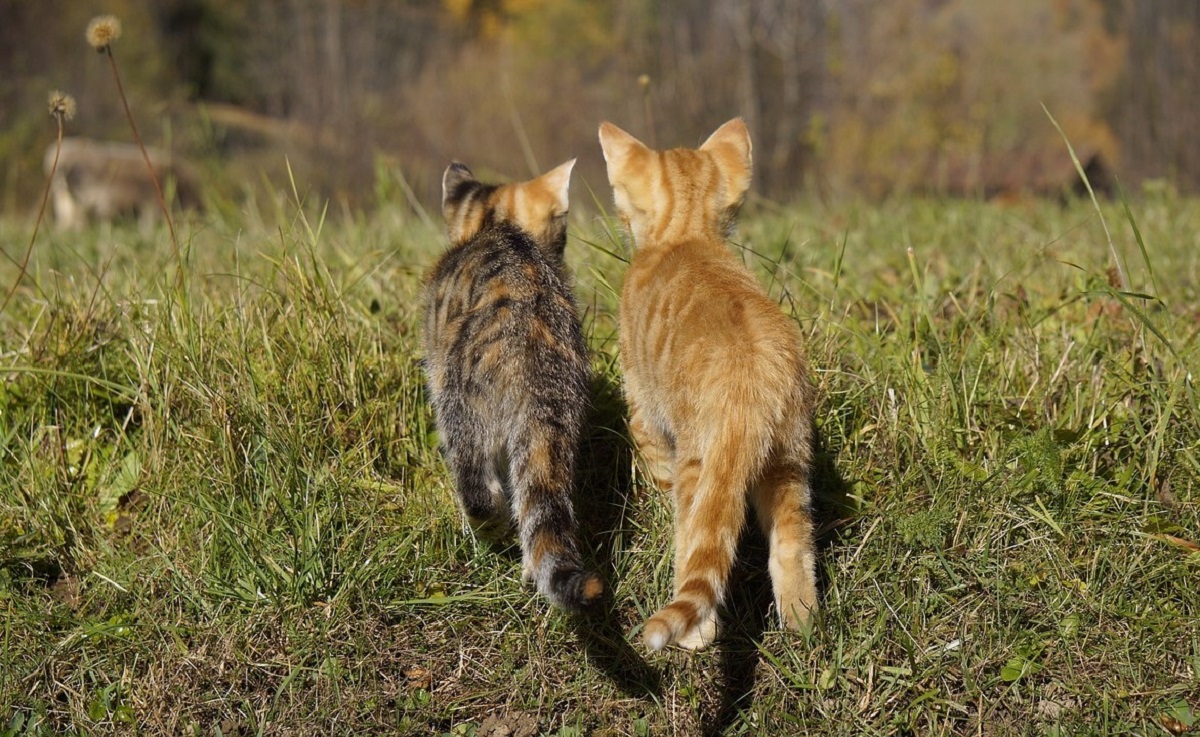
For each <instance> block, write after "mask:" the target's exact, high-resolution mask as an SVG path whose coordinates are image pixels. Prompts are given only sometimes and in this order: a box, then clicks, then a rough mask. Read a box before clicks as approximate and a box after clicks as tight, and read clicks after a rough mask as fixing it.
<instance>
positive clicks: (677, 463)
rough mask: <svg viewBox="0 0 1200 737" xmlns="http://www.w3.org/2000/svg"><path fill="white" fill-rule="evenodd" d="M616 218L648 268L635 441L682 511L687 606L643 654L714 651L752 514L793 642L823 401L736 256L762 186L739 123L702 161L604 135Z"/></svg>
mask: <svg viewBox="0 0 1200 737" xmlns="http://www.w3.org/2000/svg"><path fill="white" fill-rule="evenodd" d="M600 146H601V148H602V149H603V150H604V158H605V161H606V163H607V167H608V179H609V182H610V183H611V184H612V187H613V194H614V199H615V202H616V206H617V212H618V214H619V215H620V218H621V220H622V222H623V223H624V224H625V226H626V227H627V228H628V229H629V230H630V232H631V234H632V236H633V241H634V248H635V252H634V255H633V259H632V261H631V263H630V266H629V270H628V272H627V273H626V275H625V284H624V286H623V288H622V290H621V307H620V327H619V331H620V349H621V368H622V372H623V373H624V377H625V394H626V397H627V399H628V402H629V410H630V420H629V427H630V431H631V432H632V434H633V438H634V441H635V442H636V443H637V445H638V448H639V450H640V451H641V454H642V456H643V459H644V460H645V462H646V464H647V467H648V470H649V471H650V473H651V476H652V477H653V478H654V479H655V481H656V482H657V483H658V485H659V486H660V487H662V488H664V489H671V490H672V491H673V494H674V498H675V515H676V520H675V598H674V600H673V601H671V603H670V604H668V605H667V606H666V607H665V608H663V609H662V610H660V611H659V612H658V613H657V614H655V615H654V616H652V617H651V618H650V619H649V620H647V621H646V625H645V628H644V630H643V636H644V639H645V642H646V645H647V646H648V647H649V648H650V649H652V650H659V649H662V648H664V647H666V646H667V645H670V644H671V643H676V642H677V643H679V644H680V645H681V646H683V647H686V648H688V649H696V648H700V647H704V646H705V645H707V644H709V643H710V642H711V641H712V640H713V639H714V638H715V637H716V632H717V606H718V605H719V604H720V602H721V600H722V598H723V597H724V594H725V588H726V582H727V579H728V577H729V571H730V568H731V567H732V564H733V559H734V555H735V552H736V548H737V543H738V537H739V535H740V532H741V528H742V524H743V522H744V519H745V514H746V500H747V498H748V499H749V500H750V502H751V504H752V506H753V507H754V509H755V511H756V512H757V516H758V522H759V524H760V525H761V526H762V529H763V532H764V533H765V534H766V536H767V540H768V542H769V543H770V563H769V568H770V573H771V583H772V587H773V588H774V593H775V603H776V606H777V608H778V610H779V614H780V616H781V617H782V619H783V623H784V625H785V626H787V627H789V628H792V629H799V628H801V627H804V626H807V624H808V622H809V618H810V617H811V615H812V614H813V613H814V612H815V611H816V609H817V592H816V585H815V566H816V556H815V550H814V545H813V521H812V513H811V496H812V495H811V490H810V486H809V483H810V477H811V475H812V453H813V451H812V441H813V437H812V434H813V425H812V408H813V399H814V397H813V394H814V390H813V388H812V386H811V385H810V383H809V380H808V378H807V366H806V362H805V358H804V353H803V350H802V347H801V343H800V333H799V330H798V328H797V326H796V324H795V323H794V322H793V321H792V320H790V319H789V318H787V317H786V316H784V315H783V314H782V313H781V312H780V309H779V306H778V305H777V304H776V303H775V302H773V301H772V300H771V299H770V298H769V297H768V296H767V295H766V293H765V291H764V290H763V289H762V288H761V287H760V286H759V285H758V283H757V282H756V281H755V279H754V277H753V276H752V275H751V273H750V272H749V270H748V269H746V267H745V266H743V265H742V264H741V263H740V261H739V260H738V259H736V258H734V256H733V254H732V253H731V252H730V251H729V249H728V247H727V246H726V245H725V237H726V235H727V234H728V233H729V232H730V231H731V230H732V228H733V225H734V222H735V219H736V216H737V211H738V208H739V207H740V206H741V203H742V199H743V197H744V195H745V193H746V189H747V188H748V187H749V186H750V173H751V162H750V135H749V133H748V132H747V130H746V125H745V124H744V123H743V122H742V121H741V119H735V120H731V121H729V122H728V123H726V124H725V125H723V126H721V127H720V128H719V129H717V131H716V132H715V133H713V134H712V136H711V137H709V139H708V140H707V141H705V143H704V145H702V146H701V147H700V148H699V149H698V150H690V149H674V150H672V151H661V152H660V151H653V150H651V149H649V148H647V147H646V146H645V145H643V144H642V143H641V142H640V141H638V140H637V139H636V138H634V137H633V136H631V135H629V134H628V133H626V132H625V131H623V130H621V129H620V128H618V127H616V126H614V125H612V124H611V123H604V124H602V125H601V126H600Z"/></svg>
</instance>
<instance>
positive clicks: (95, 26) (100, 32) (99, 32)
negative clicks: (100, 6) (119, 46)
mask: <svg viewBox="0 0 1200 737" xmlns="http://www.w3.org/2000/svg"><path fill="white" fill-rule="evenodd" d="M119 38H121V21H120V19H119V18H117V16H115V15H98V16H96V17H95V18H92V22H91V23H88V27H87V42H88V43H89V44H91V45H92V48H93V49H95V50H96V51H100V52H104V51H107V50H108V47H109V46H111V45H112V43H113V42H114V41H116V40H117V39H119Z"/></svg>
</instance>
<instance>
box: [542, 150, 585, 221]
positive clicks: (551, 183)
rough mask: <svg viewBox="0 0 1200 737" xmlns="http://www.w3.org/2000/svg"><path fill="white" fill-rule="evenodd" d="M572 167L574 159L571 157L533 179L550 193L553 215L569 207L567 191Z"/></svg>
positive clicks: (561, 212) (565, 210) (569, 187)
mask: <svg viewBox="0 0 1200 737" xmlns="http://www.w3.org/2000/svg"><path fill="white" fill-rule="evenodd" d="M574 168H575V159H571V160H570V161H567V162H564V163H562V164H559V165H558V166H556V167H554V168H553V169H551V170H550V171H548V172H546V173H545V174H543V175H541V176H540V177H538V178H537V179H535V180H534V181H535V182H539V183H540V184H541V185H542V186H543V187H545V188H546V191H547V192H548V193H549V194H550V197H551V209H552V213H553V215H562V214H564V213H566V212H567V211H568V210H570V209H571V205H570V198H569V196H568V193H569V192H570V190H571V170H572V169H574Z"/></svg>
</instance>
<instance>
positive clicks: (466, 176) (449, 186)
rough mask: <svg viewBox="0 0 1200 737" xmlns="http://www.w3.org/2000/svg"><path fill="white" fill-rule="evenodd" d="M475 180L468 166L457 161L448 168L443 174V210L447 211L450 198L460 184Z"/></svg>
mask: <svg viewBox="0 0 1200 737" xmlns="http://www.w3.org/2000/svg"><path fill="white" fill-rule="evenodd" d="M474 180H475V175H474V174H472V173H471V170H470V169H468V168H467V165H466V164H463V163H460V162H458V161H455V162H453V163H451V164H450V166H448V167H446V172H445V173H444V174H442V210H443V211H445V209H446V205H447V204H449V201H450V197H451V196H452V195H453V194H454V192H455V190H457V189H458V187H459V185H460V184H462V183H463V182H472V181H474Z"/></svg>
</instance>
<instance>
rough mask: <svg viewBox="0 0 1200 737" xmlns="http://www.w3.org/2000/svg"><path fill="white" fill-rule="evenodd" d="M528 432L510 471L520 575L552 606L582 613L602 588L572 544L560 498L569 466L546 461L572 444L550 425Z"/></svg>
mask: <svg viewBox="0 0 1200 737" xmlns="http://www.w3.org/2000/svg"><path fill="white" fill-rule="evenodd" d="M527 433H528V437H527V441H528V443H529V445H528V448H529V451H528V453H527V454H525V457H524V458H517V459H514V461H515V462H514V463H513V469H512V479H513V485H514V487H515V488H514V494H513V511H514V512H515V516H516V519H517V527H518V534H519V536H520V539H521V551H522V553H523V558H524V572H523V575H524V578H525V580H526V581H531V582H533V583H534V584H536V586H537V589H538V591H539V592H540V593H541V594H542V595H543V596H545V597H546V598H548V599H550V601H552V602H554V603H555V604H557V605H558V606H560V607H562V608H564V609H568V610H571V611H580V610H582V609H585V608H587V607H589V606H591V605H592V604H594V603H595V602H596V601H597V600H599V598H600V596H601V594H603V592H604V584H603V583H601V581H600V578H599V577H598V576H596V575H595V574H594V573H590V572H589V571H587V570H585V569H584V566H583V560H582V558H581V557H580V555H579V549H578V547H577V546H576V544H575V538H574V534H573V533H574V531H575V529H576V524H575V516H574V513H573V511H572V508H571V501H570V497H569V496H567V495H566V494H564V493H563V489H569V488H571V487H570V483H571V481H570V476H571V475H572V471H571V468H572V466H571V464H570V463H569V462H562V461H559V462H558V463H546V462H544V459H549V458H556V457H557V458H559V459H563V458H567V457H569V456H567V455H566V454H568V453H570V452H571V448H570V446H571V442H572V441H571V440H570V439H569V438H567V437H564V436H563V435H562V434H559V433H558V432H556V428H554V427H553V426H551V425H550V424H549V423H546V424H542V423H538V422H531V423H529V426H528V428H527ZM538 460H542V461H543V462H540V463H539V462H538Z"/></svg>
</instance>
